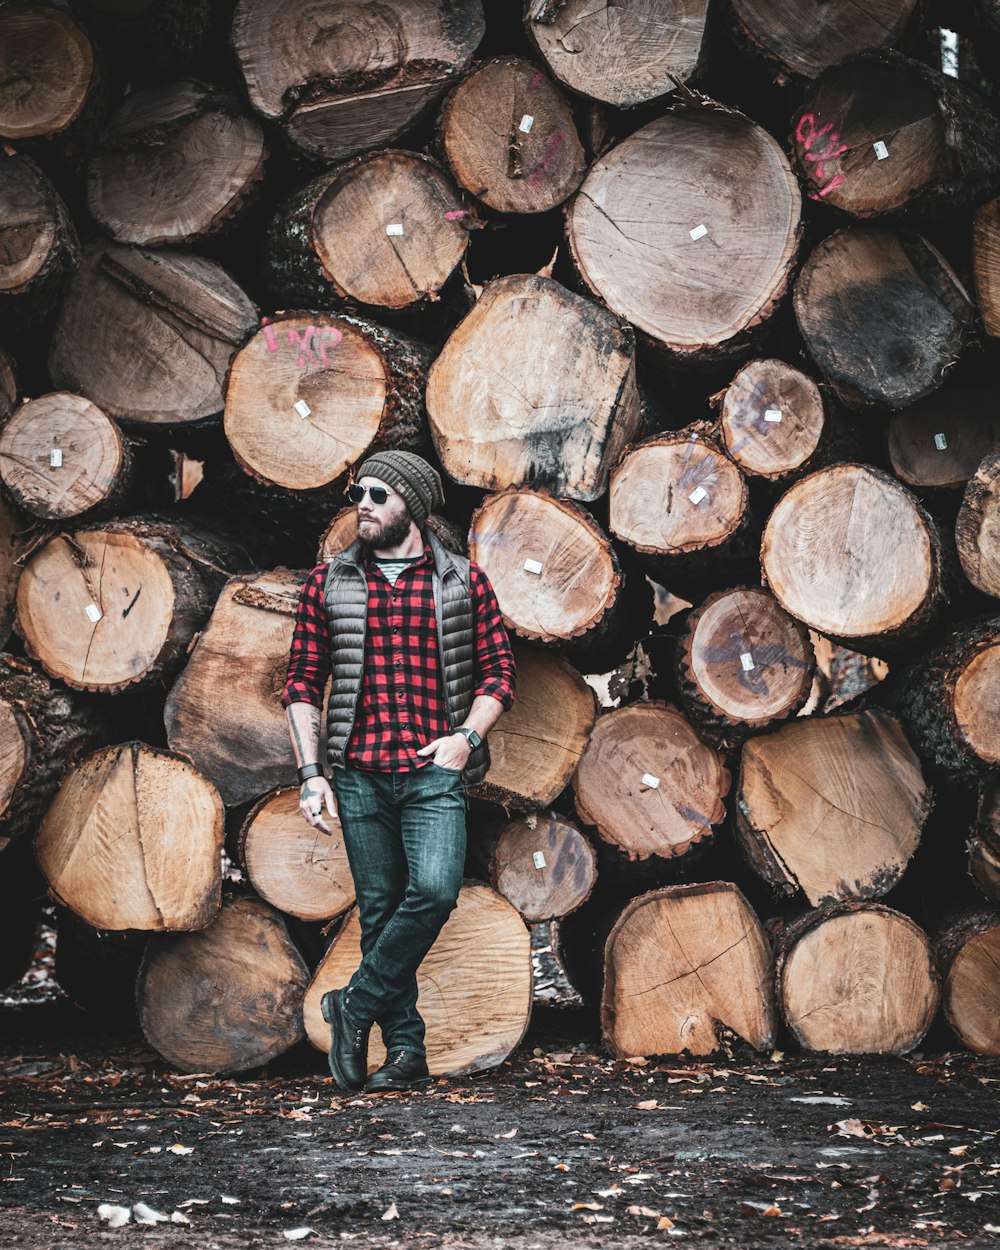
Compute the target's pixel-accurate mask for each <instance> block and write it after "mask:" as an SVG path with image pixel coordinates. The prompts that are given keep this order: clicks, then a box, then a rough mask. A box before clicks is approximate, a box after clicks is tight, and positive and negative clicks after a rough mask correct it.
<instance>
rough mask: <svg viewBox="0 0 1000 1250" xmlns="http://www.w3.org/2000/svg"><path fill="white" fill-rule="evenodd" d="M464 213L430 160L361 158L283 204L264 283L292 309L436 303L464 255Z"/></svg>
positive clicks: (399, 155)
mask: <svg viewBox="0 0 1000 1250" xmlns="http://www.w3.org/2000/svg"><path fill="white" fill-rule="evenodd" d="M467 215H468V210H467V209H466V207H465V203H464V201H463V199H462V195H461V193H460V192H459V190H458V188H457V187H456V186H455V184H454V183H453V182H452V180H451V178H450V177H449V176H448V175H447V174H446V173H445V172H444V170H443V169H442V168H441V167H440V166H439V165H438V164H437V162H435V161H433V160H431V159H430V157H428V156H422V155H420V154H419V153H416V152H405V151H402V150H395V151H385V152H373V153H369V154H367V155H365V156H359V157H356V158H355V159H354V160H352V161H348V162H347V163H346V164H344V165H340V166H337V167H336V168H334V169H328V170H325V171H324V172H323V173H322V174H320V175H319V177H317V178H314V179H312V181H310V182H309V183H307V184H306V186H304V187H303V188H301V189H300V190H298V191H296V192H294V193H293V194H292V195H291V196H290V197H289V198H288V199H287V200H286V201H285V202H284V204H283V205H282V207H281V208H280V209H279V210H278V213H277V216H276V217H275V218H274V220H273V221H272V223H271V225H270V227H269V230H268V235H267V242H266V244H265V249H264V277H265V281H266V282H267V285H268V286H269V288H270V290H271V291H272V293H273V294H274V295H275V297H276V298H277V299H279V300H283V301H286V302H288V303H290V305H291V306H292V307H296V306H302V307H310V308H335V307H338V306H342V305H344V304H347V305H348V306H358V305H361V306H367V307H368V308H370V309H376V310H387V311H398V310H401V309H410V308H414V307H417V306H420V305H422V304H424V303H426V302H428V301H436V300H438V299H440V297H441V290H442V288H443V287H444V286H445V284H446V283H447V281H448V279H449V278H450V277H451V276H452V274H453V273H454V272H455V270H456V269H457V267H458V265H459V264H460V263H461V261H462V258H463V257H464V256H465V252H466V249H467V247H468V244H469V232H468V229H467V226H466V224H465V218H466V216H467Z"/></svg>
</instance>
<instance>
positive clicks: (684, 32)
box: [524, 0, 709, 108]
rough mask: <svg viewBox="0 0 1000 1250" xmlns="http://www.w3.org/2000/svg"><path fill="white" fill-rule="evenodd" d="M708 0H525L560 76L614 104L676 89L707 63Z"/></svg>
mask: <svg viewBox="0 0 1000 1250" xmlns="http://www.w3.org/2000/svg"><path fill="white" fill-rule="evenodd" d="M708 7H709V6H708V4H707V2H706V0H682V3H679V4H671V5H669V6H664V5H663V4H660V3H658V0H629V2H628V3H625V4H615V3H611V0H602V2H601V3H598V4H596V5H594V4H592V3H589V2H588V0H562V2H557V3H552V2H551V0H528V3H527V5H526V13H525V23H524V24H525V27H526V28H527V31H528V35H529V36H530V38H531V40H532V42H533V43H534V44H535V46H536V47H537V48H538V51H539V52H540V53H541V54H542V56H543V57H544V58H545V60H546V61H547V62H548V65H549V68H550V69H551V71H552V73H553V74H554V75H555V77H556V78H558V79H559V81H560V82H562V83H563V84H564V85H565V86H567V87H569V88H570V90H572V91H575V92H578V93H579V94H580V95H585V96H589V97H590V98H591V99H592V100H603V101H605V102H606V103H608V104H613V105H615V106H616V107H617V108H634V107H635V106H636V105H638V104H646V103H648V102H649V101H650V100H656V99H659V98H660V97H661V96H664V95H668V94H669V93H670V92H671V91H674V90H675V89H676V87H677V86H678V84H679V83H685V82H689V81H691V80H692V79H694V78H697V77H698V75H699V74H700V73H701V71H702V70H703V68H704V61H705V51H706V47H705V45H706V25H707V22H708Z"/></svg>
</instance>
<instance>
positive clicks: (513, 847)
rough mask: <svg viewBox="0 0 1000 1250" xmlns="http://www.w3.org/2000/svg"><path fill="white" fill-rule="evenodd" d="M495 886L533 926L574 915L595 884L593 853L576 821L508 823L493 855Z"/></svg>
mask: <svg viewBox="0 0 1000 1250" xmlns="http://www.w3.org/2000/svg"><path fill="white" fill-rule="evenodd" d="M490 875H491V878H492V881H493V884H494V885H495V886H496V888H497V889H498V890H499V891H500V893H501V894H502V895H503V896H504V898H505V899H507V901H508V902H509V903H511V904H513V906H514V907H516V908H517V910H518V911H519V912H520V913H521V915H522V916H523V917H524V919H525V920H527V921H528V922H529V924H534V923H538V922H539V921H543V920H551V919H553V918H556V917H560V916H566V915H568V914H569V913H570V912H572V911H575V910H576V908H577V907H579V906H580V905H581V904H582V903H584V902H586V900H587V899H588V898H589V897H590V893H591V891H592V890H593V888H594V883H595V881H596V880H597V857H596V855H595V854H594V849H593V847H592V846H591V845H590V843H589V842H588V841H587V839H586V838H585V837H584V836H583V834H582V833H581V832H580V831H579V829H577V827H576V825H574V824H573V822H572V821H570V820H567V819H566V817H565V816H560V815H559V814H558V813H557V812H536V813H529V814H528V815H527V816H521V817H518V818H517V819H515V820H512V821H509V822H508V823H507V824H506V825H504V827H503V828H502V829H501V830H500V833H499V836H498V838H497V840H496V844H495V845H494V846H493V848H492V850H491V855H490Z"/></svg>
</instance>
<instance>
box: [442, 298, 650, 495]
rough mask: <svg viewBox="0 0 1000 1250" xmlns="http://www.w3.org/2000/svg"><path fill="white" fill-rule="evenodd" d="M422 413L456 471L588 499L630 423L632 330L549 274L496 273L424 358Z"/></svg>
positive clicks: (627, 436)
mask: <svg viewBox="0 0 1000 1250" xmlns="http://www.w3.org/2000/svg"><path fill="white" fill-rule="evenodd" d="M427 413H428V416H429V418H430V427H431V436H432V437H433V439H434V445H435V447H436V449H437V453H438V456H439V457H440V459H441V463H442V464H443V465H444V467H445V470H446V471H447V472H448V474H449V476H450V477H452V478H454V479H455V481H457V482H461V483H462V484H464V485H467V486H478V487H481V488H483V489H484V490H503V489H504V488H505V487H507V486H516V485H519V484H522V483H523V484H527V485H530V486H536V487H541V488H544V489H545V490H549V491H551V492H552V494H553V495H562V496H566V497H568V498H570V499H580V500H585V501H586V500H592V499H597V498H598V497H599V496H601V495H602V494H603V493H604V491H605V489H606V488H607V482H608V474H609V473H610V471H611V466H612V465H613V464H614V463H615V461H616V460H617V459H618V457H619V455H620V454H621V453H622V451H623V450H624V449H625V447H626V446H627V445H628V443H630V442H631V441H632V439H633V438H634V437H635V436H636V434H637V433H638V430H639V425H640V421H641V412H640V405H639V392H638V389H637V386H636V379H635V343H634V336H633V334H632V331H631V329H630V328H629V327H627V326H625V325H623V324H622V323H621V322H620V321H619V320H618V319H617V318H616V317H613V316H612V315H611V314H610V313H609V312H607V311H606V310H605V309H603V308H600V307H599V306H598V305H596V304H594V303H593V301H591V300H587V299H583V298H581V297H580V296H579V295H574V294H572V293H571V292H570V291H567V290H566V288H565V287H563V286H560V285H559V283H558V282H553V281H552V279H551V278H544V277H538V276H534V275H532V276H524V275H517V276H513V277H507V278H497V279H496V280H495V281H493V282H490V283H488V284H487V285H486V286H485V287H484V288H483V293H482V295H481V296H480V298H479V300H478V302H477V303H476V305H475V307H474V308H473V309H472V311H471V312H470V313H469V314H468V315H467V316H466V317H465V318H464V320H463V321H461V322H460V323H459V325H458V327H457V328H456V329H455V331H454V332H453V333H452V335H451V337H450V338H449V339H448V341H447V343H445V345H444V348H443V350H442V352H441V354H440V355H439V356H438V357H437V359H436V360H435V361H434V363H433V365H431V368H430V373H429V374H428V378H427Z"/></svg>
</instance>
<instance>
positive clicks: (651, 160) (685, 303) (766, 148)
mask: <svg viewBox="0 0 1000 1250" xmlns="http://www.w3.org/2000/svg"><path fill="white" fill-rule="evenodd" d="M748 189H752V190H749V191H748ZM801 208H802V205H801V197H800V193H799V187H798V182H797V181H796V179H795V175H794V174H793V173H792V171H791V168H790V167H789V164H788V160H787V158H786V156H785V154H784V152H783V151H782V150H781V148H780V147H779V146H778V144H777V143H776V142H775V141H774V139H772V138H771V136H770V135H769V134H768V133H767V132H766V131H764V130H763V129H761V127H759V126H757V125H756V124H755V123H754V122H752V121H750V120H749V118H746V117H744V116H743V115H742V114H740V113H735V112H732V111H730V110H728V109H723V108H722V107H721V106H715V107H698V106H697V105H695V106H685V107H677V108H675V109H673V110H672V111H671V112H669V113H668V114H667V115H666V116H665V117H661V118H658V119H657V120H656V121H653V122H650V123H649V124H648V125H647V126H643V127H642V129H640V130H637V131H636V132H635V134H633V135H630V136H629V137H628V138H627V139H625V140H624V141H623V142H622V143H620V144H618V146H617V147H614V148H612V149H611V151H610V152H607V153H605V155H604V156H602V157H600V158H599V159H598V160H597V161H596V162H595V163H594V165H593V166H592V167H591V170H590V172H589V173H588V175H587V177H586V179H585V180H584V183H583V186H582V187H581V188H580V190H579V192H578V193H577V195H576V197H575V199H574V200H573V202H572V204H571V205H570V207H569V210H568V212H567V219H566V220H567V235H568V238H569V245H570V248H571V250H572V254H573V258H574V261H575V263H576V265H577V267H578V269H579V271H580V275H581V277H582V278H583V281H584V282H585V283H586V285H587V286H588V287H589V288H590V290H591V291H593V292H594V294H595V295H597V296H598V297H599V298H600V299H602V300H603V301H604V302H605V303H606V304H607V306H608V307H609V308H610V309H611V311H612V312H615V313H617V314H619V316H623V317H627V318H628V320H629V321H630V322H631V323H632V324H633V325H634V326H635V327H636V328H637V329H638V330H641V331H642V332H643V333H644V334H645V335H646V336H648V338H649V339H650V340H651V342H652V343H653V344H655V345H656V346H657V347H658V348H660V349H662V350H663V351H664V352H666V353H667V355H668V356H669V357H670V358H672V359H674V360H677V361H681V362H699V361H704V362H706V363H716V362H722V361H726V360H731V359H732V358H733V357H734V356H738V355H740V354H742V353H744V352H745V350H746V349H747V348H748V347H749V343H750V332H751V330H752V329H754V328H755V327H756V326H758V325H760V324H762V323H763V322H765V321H766V320H767V319H768V317H769V316H770V315H771V313H772V312H773V311H774V309H775V308H776V306H777V304H778V302H779V301H780V299H781V297H782V296H783V295H784V294H785V291H786V289H787V287H788V284H789V281H790V279H791V276H792V270H793V266H794V262H795V253H796V250H797V247H798V240H799V229H800V214H801ZM748 238H752V239H753V240H754V246H753V247H752V248H751V247H747V239H748Z"/></svg>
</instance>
